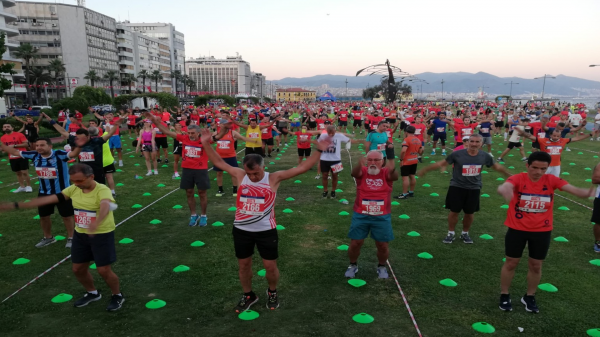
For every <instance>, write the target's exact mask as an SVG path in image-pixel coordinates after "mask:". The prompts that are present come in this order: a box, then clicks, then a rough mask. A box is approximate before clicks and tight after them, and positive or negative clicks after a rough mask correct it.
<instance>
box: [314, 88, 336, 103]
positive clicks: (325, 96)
mask: <svg viewBox="0 0 600 337" xmlns="http://www.w3.org/2000/svg"><path fill="white" fill-rule="evenodd" d="M317 100H319V101H332V102H335V101H337V98H335V97H334V96H333V95H332V94H331V93H330V92H329V91H328V92H326V93H324V94H323V96H321V97H319V98H317Z"/></svg>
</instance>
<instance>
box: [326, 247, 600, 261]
mask: <svg viewBox="0 0 600 337" xmlns="http://www.w3.org/2000/svg"><path fill="white" fill-rule="evenodd" d="M348 248H349V247H348V245H341V246H338V247H337V249H338V250H348ZM598 261H600V260H598Z"/></svg>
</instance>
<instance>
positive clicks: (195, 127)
mask: <svg viewBox="0 0 600 337" xmlns="http://www.w3.org/2000/svg"><path fill="white" fill-rule="evenodd" d="M187 129H188V131H190V130H193V131H196V132H200V126H199V125H197V124H190V125H189V126H188V127H187Z"/></svg>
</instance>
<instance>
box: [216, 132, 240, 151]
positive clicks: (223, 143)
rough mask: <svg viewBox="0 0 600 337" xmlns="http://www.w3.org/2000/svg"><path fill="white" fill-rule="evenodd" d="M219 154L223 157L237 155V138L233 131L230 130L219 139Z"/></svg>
mask: <svg viewBox="0 0 600 337" xmlns="http://www.w3.org/2000/svg"><path fill="white" fill-rule="evenodd" d="M217 154H218V155H219V156H220V157H221V158H231V157H235V156H236V153H235V139H234V138H233V133H232V131H229V132H227V133H226V134H225V136H223V138H221V139H219V140H217Z"/></svg>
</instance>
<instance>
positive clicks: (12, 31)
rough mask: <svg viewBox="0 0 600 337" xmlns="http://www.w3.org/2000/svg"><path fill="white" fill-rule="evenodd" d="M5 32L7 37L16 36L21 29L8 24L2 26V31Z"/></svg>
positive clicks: (0, 28)
mask: <svg viewBox="0 0 600 337" xmlns="http://www.w3.org/2000/svg"><path fill="white" fill-rule="evenodd" d="M1 32H3V33H5V34H6V36H7V37H14V36H17V35H19V30H18V29H14V28H9V27H7V26H4V27H2V26H0V33H1Z"/></svg>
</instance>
